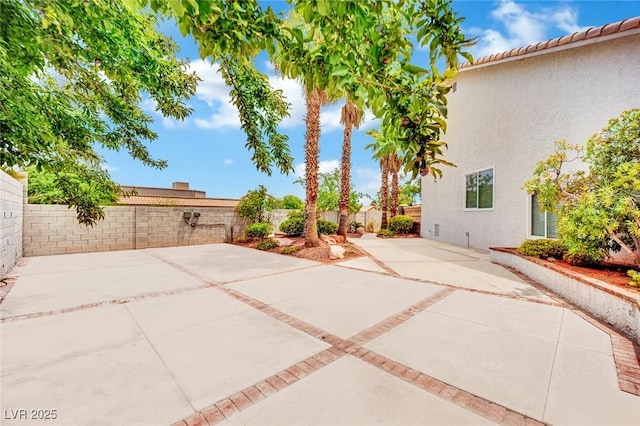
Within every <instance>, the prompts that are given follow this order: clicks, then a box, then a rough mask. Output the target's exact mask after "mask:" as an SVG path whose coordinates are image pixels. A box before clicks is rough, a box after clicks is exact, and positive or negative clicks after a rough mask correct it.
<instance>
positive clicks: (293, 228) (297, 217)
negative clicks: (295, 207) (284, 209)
mask: <svg viewBox="0 0 640 426" xmlns="http://www.w3.org/2000/svg"><path fill="white" fill-rule="evenodd" d="M279 229H280V232H284V233H285V234H287V236H288V237H299V236H300V235H302V232H303V231H304V213H302V214H291V215H289V217H288V218H287V219H285V220H284V221H283V222H282V223H281V224H280V228H279Z"/></svg>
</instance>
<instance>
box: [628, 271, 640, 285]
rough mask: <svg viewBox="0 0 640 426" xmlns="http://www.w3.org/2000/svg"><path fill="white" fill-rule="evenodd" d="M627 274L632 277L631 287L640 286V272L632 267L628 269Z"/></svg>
mask: <svg viewBox="0 0 640 426" xmlns="http://www.w3.org/2000/svg"><path fill="white" fill-rule="evenodd" d="M627 275H629V278H631V281H629V285H630V286H631V287H640V272H638V271H634V270H633V269H630V270H628V271H627Z"/></svg>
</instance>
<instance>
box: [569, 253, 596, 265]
mask: <svg viewBox="0 0 640 426" xmlns="http://www.w3.org/2000/svg"><path fill="white" fill-rule="evenodd" d="M562 260H564V261H565V262H567V263H568V264H570V265H575V266H596V265H599V264H600V263H602V259H601V258H599V257H594V256H592V255H589V254H587V253H579V252H578V253H570V252H567V253H566V254H565V255H564V256H563V257H562Z"/></svg>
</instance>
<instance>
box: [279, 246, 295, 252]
mask: <svg viewBox="0 0 640 426" xmlns="http://www.w3.org/2000/svg"><path fill="white" fill-rule="evenodd" d="M299 249H300V247H299V246H289V247H282V249H280V253H282V254H293V253H295V252H297V251H298V250H299Z"/></svg>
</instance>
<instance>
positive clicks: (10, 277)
mask: <svg viewBox="0 0 640 426" xmlns="http://www.w3.org/2000/svg"><path fill="white" fill-rule="evenodd" d="M27 263H29V259H28V258H26V257H22V258H20V260H18V261H17V262H16V264H15V265H14V267H13V268H12V269H11V271H10V272H9V273H8V274H7V275H5V277H4V278H3V279H1V280H0V303H2V301H3V300H4V298H5V297H7V294H9V292H10V291H11V289H12V288H13V285H14V284H15V283H16V281H18V278H19V277H20V274H22V270H23V269H24V268H25V267H26V266H27Z"/></svg>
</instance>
